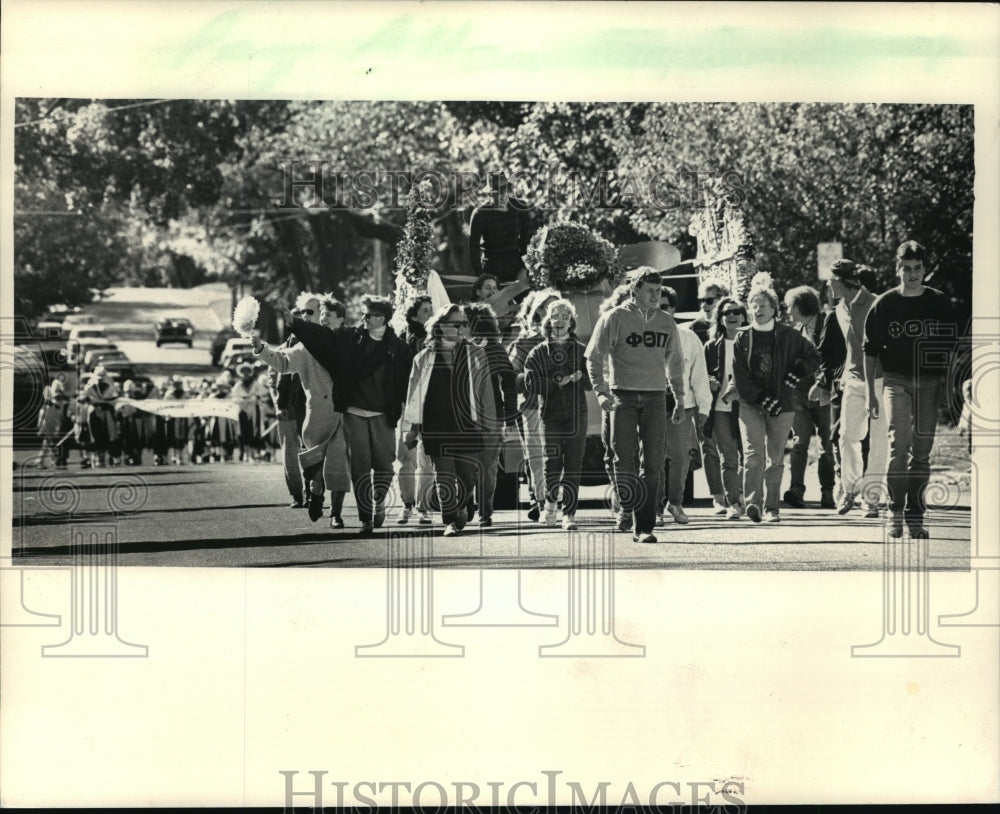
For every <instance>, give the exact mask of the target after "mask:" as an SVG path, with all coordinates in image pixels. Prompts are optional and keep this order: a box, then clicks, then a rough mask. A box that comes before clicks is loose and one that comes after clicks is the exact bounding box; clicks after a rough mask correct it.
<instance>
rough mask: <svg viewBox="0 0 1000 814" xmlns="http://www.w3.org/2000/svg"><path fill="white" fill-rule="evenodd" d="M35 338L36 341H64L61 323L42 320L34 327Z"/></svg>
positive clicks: (64, 335)
mask: <svg viewBox="0 0 1000 814" xmlns="http://www.w3.org/2000/svg"><path fill="white" fill-rule="evenodd" d="M35 336H36V337H37V338H38V339H42V340H44V339H62V340H65V339H66V332H65V331H63V327H62V323H61V322H56V321H55V320H49V319H43V320H41V321H40V322H39V323H38V324H37V325H36V326H35Z"/></svg>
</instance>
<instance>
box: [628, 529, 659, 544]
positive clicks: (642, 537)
mask: <svg viewBox="0 0 1000 814" xmlns="http://www.w3.org/2000/svg"><path fill="white" fill-rule="evenodd" d="M632 542H633V543H646V544H649V543H655V542H656V535H654V534H653V533H652V532H649V531H647V532H645V533H643V534H634V535H632Z"/></svg>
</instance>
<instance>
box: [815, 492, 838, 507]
mask: <svg viewBox="0 0 1000 814" xmlns="http://www.w3.org/2000/svg"><path fill="white" fill-rule="evenodd" d="M819 507H820V508H821V509H836V508H837V501H836V500H834V499H833V492H831V491H830V490H829V489H824V490H823V496H822V497H821V498H820V501H819Z"/></svg>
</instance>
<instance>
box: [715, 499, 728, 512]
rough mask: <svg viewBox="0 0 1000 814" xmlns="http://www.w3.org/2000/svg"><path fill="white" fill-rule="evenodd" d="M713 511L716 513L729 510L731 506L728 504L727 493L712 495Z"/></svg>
mask: <svg viewBox="0 0 1000 814" xmlns="http://www.w3.org/2000/svg"><path fill="white" fill-rule="evenodd" d="M712 511H713V512H715V514H725V513H726V512H728V511H729V507H728V506H726V496H725V495H712Z"/></svg>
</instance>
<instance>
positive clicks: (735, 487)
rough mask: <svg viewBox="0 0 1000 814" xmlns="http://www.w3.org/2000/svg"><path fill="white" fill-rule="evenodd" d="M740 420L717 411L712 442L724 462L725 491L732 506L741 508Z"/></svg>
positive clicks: (731, 414)
mask: <svg viewBox="0 0 1000 814" xmlns="http://www.w3.org/2000/svg"><path fill="white" fill-rule="evenodd" d="M738 430H739V420H738V419H737V417H736V416H735V415H733V413H732V412H729V411H726V410H716V411H715V419H714V420H713V423H712V439H711V440H712V441H714V442H715V447H716V449H717V450H718V451H719V457H720V458H721V462H722V483H723V491H724V492H725V494H726V502H727V503H728V504H729V505H730V506H739V505H740V497H741V496H742V494H743V478H742V470H743V464H742V462H741V461H740V441H739V432H738Z"/></svg>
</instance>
